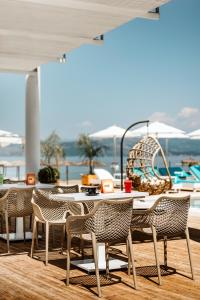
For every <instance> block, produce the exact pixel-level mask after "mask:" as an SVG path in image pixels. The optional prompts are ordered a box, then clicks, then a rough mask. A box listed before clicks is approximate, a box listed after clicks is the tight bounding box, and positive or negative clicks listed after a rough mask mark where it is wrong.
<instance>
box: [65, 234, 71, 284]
mask: <svg viewBox="0 0 200 300" xmlns="http://www.w3.org/2000/svg"><path fill="white" fill-rule="evenodd" d="M70 249H71V235H70V233H68V234H67V271H66V285H67V286H69V275H70Z"/></svg>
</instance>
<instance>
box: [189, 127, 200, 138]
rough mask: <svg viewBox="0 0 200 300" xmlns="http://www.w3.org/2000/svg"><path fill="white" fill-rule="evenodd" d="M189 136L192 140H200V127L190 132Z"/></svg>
mask: <svg viewBox="0 0 200 300" xmlns="http://www.w3.org/2000/svg"><path fill="white" fill-rule="evenodd" d="M188 136H189V137H190V138H191V139H192V140H199V139H200V129H197V130H194V131H192V132H190V133H188Z"/></svg>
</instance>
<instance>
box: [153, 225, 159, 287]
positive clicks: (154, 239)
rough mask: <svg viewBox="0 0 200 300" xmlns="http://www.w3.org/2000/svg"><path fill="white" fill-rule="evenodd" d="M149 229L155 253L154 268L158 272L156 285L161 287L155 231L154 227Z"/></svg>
mask: <svg viewBox="0 0 200 300" xmlns="http://www.w3.org/2000/svg"><path fill="white" fill-rule="evenodd" d="M151 229H152V233H153V244H154V252H155V259H156V266H157V272H158V284H159V285H161V273H160V264H159V259H158V250H157V238H156V230H155V227H154V226H152V227H151Z"/></svg>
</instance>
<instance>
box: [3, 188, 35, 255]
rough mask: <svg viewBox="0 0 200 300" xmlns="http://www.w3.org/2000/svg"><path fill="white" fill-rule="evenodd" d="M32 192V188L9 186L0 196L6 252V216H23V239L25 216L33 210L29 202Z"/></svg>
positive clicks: (8, 247)
mask: <svg viewBox="0 0 200 300" xmlns="http://www.w3.org/2000/svg"><path fill="white" fill-rule="evenodd" d="M32 192H33V188H10V189H8V191H7V192H6V193H5V195H4V196H3V197H1V198H0V216H1V217H2V218H3V217H4V218H5V224H6V235H7V251H8V253H9V252H10V241H9V222H8V218H10V217H15V218H17V217H23V224H24V226H23V227H24V241H25V238H26V233H25V217H26V216H30V215H31V214H32V212H33V209H32V204H31V198H32Z"/></svg>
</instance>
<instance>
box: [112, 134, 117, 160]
mask: <svg viewBox="0 0 200 300" xmlns="http://www.w3.org/2000/svg"><path fill="white" fill-rule="evenodd" d="M116 148H117V144H116V136H114V137H113V162H114V163H115V162H116V156H117V149H116Z"/></svg>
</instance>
